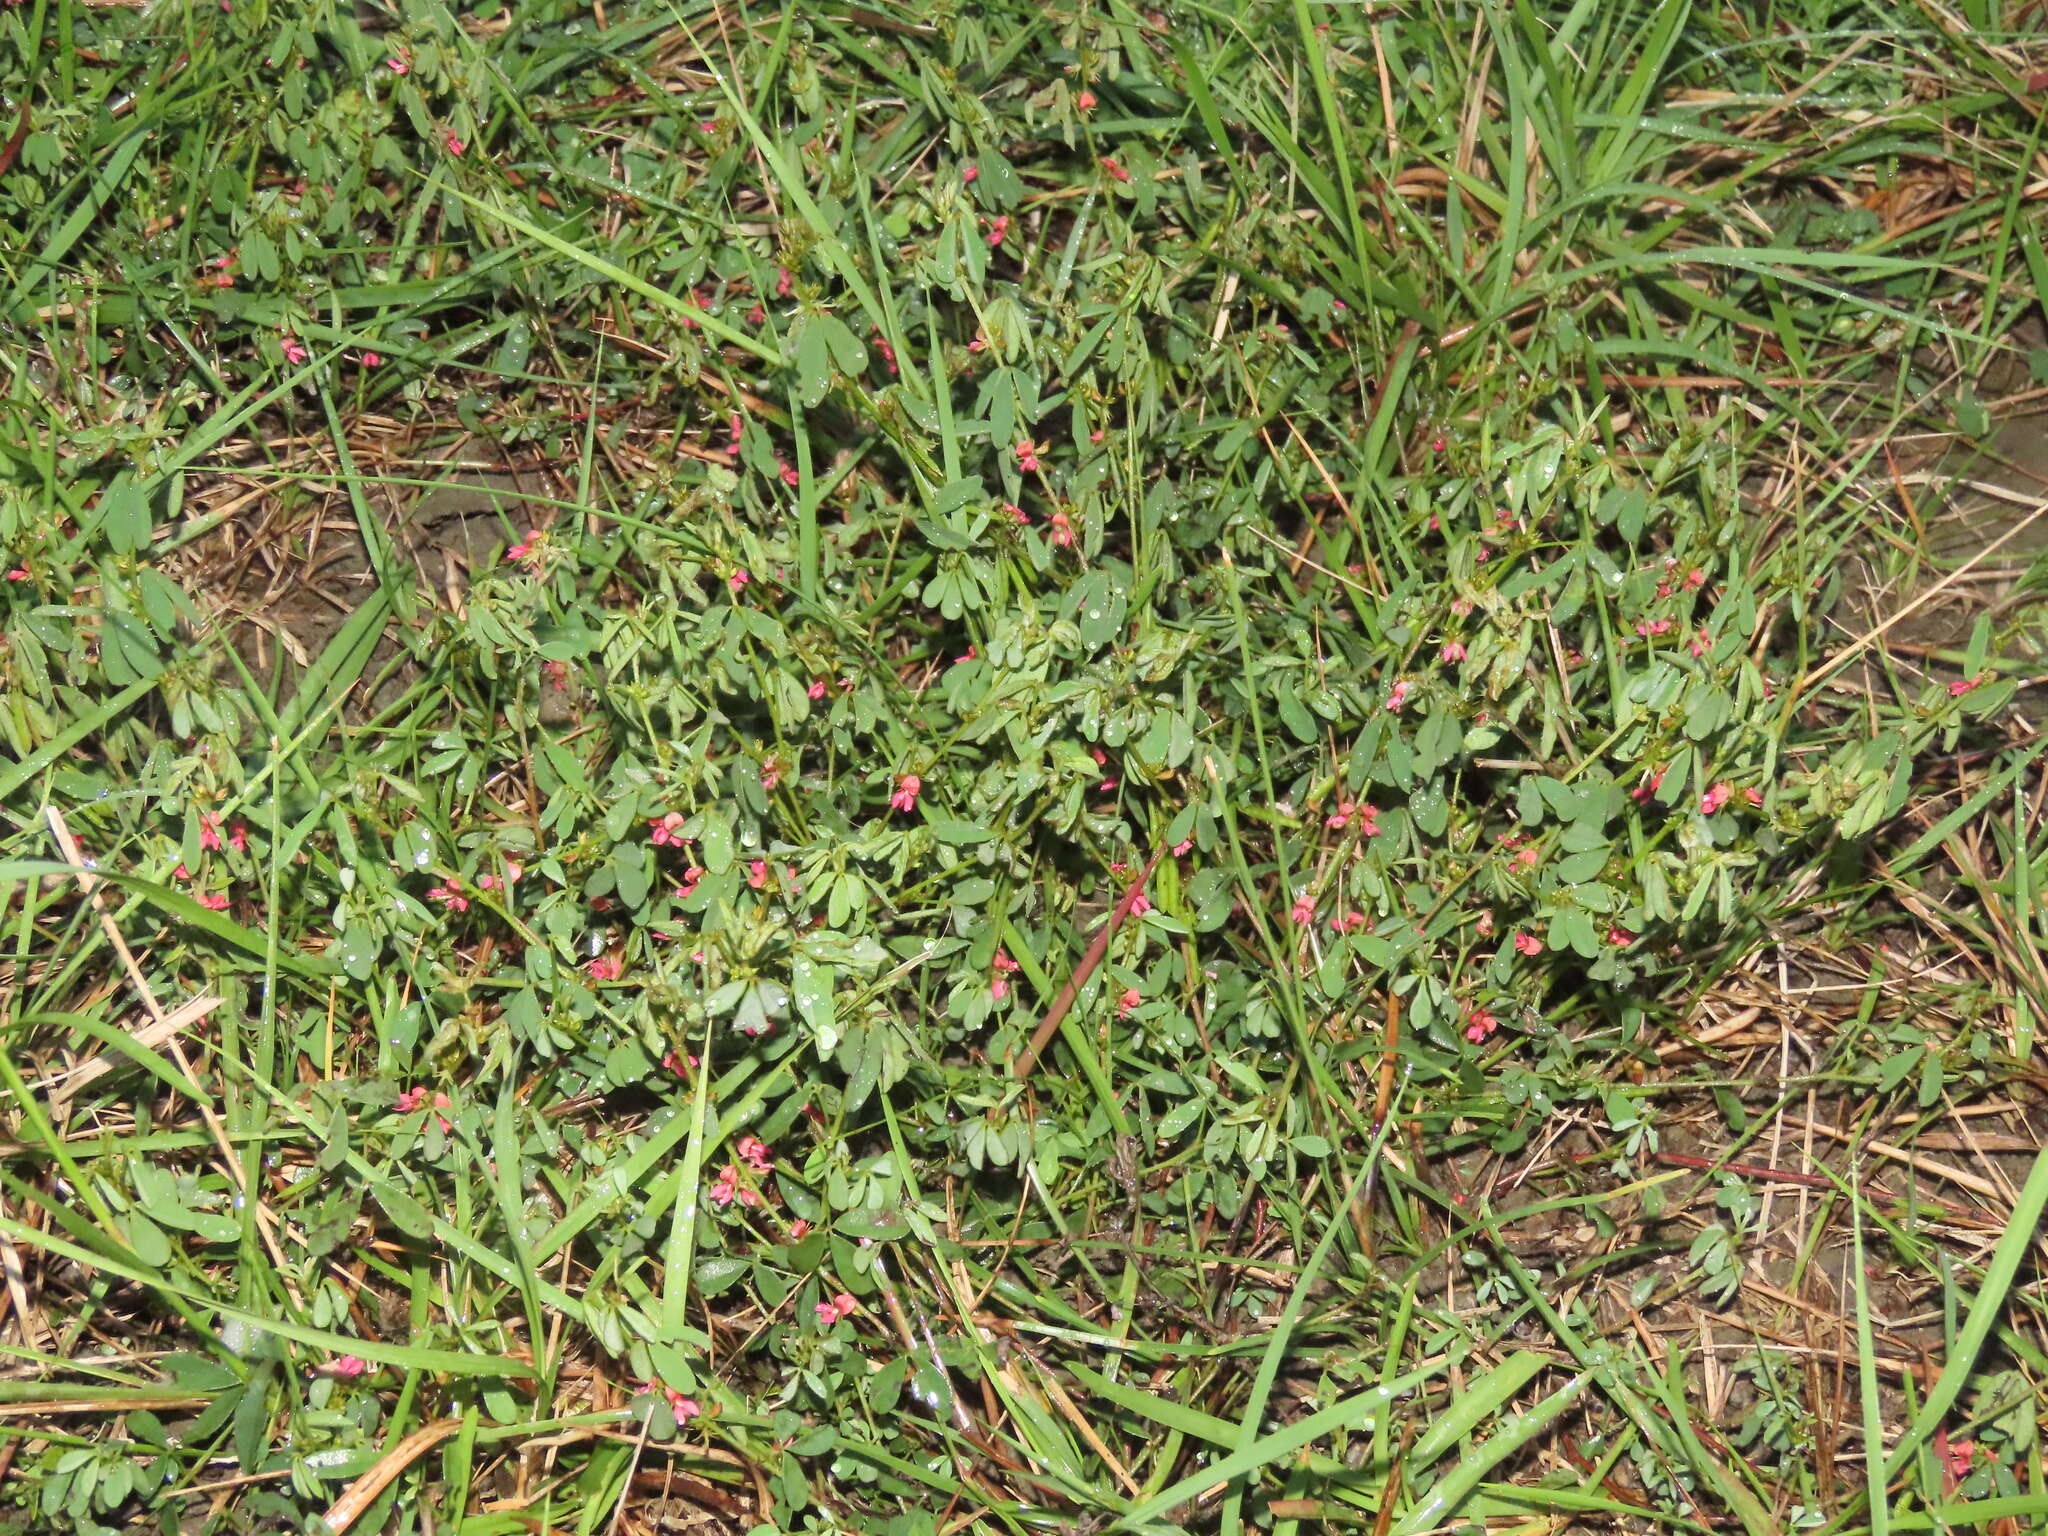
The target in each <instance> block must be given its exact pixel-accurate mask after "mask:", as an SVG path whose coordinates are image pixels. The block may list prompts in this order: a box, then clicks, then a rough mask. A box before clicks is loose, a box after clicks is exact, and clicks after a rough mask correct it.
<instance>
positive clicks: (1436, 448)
mask: <svg viewBox="0 0 2048 1536" xmlns="http://www.w3.org/2000/svg"><path fill="white" fill-rule="evenodd" d="M1448 447H1450V444H1449V443H1448V442H1447V441H1446V440H1445V439H1444V435H1443V434H1442V433H1441V432H1439V433H1438V434H1437V435H1436V436H1435V437H1432V438H1431V439H1430V440H1429V451H1430V452H1431V453H1442V452H1443V451H1444V450H1445V449H1446V448H1448Z"/></svg>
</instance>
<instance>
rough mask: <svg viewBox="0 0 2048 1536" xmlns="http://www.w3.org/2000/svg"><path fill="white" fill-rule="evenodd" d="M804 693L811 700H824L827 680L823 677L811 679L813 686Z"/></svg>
mask: <svg viewBox="0 0 2048 1536" xmlns="http://www.w3.org/2000/svg"><path fill="white" fill-rule="evenodd" d="M804 693H805V694H806V696H808V697H810V698H813V699H822V698H823V697H825V679H823V678H822V677H817V678H813V679H811V686H810V687H808V688H806V689H805V690H804Z"/></svg>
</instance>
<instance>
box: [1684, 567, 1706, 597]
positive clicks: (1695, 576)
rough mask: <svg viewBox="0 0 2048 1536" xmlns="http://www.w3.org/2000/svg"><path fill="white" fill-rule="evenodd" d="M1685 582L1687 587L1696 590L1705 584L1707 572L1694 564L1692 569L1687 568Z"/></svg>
mask: <svg viewBox="0 0 2048 1536" xmlns="http://www.w3.org/2000/svg"><path fill="white" fill-rule="evenodd" d="M1685 584H1686V586H1687V587H1689V588H1691V589H1692V590H1693V591H1695V592H1697V591H1698V590H1699V589H1700V588H1701V587H1704V586H1705V585H1706V584H1707V573H1706V572H1705V571H1703V570H1700V569H1699V568H1698V567H1697V566H1695V567H1694V568H1693V569H1692V570H1689V571H1687V572H1686V573H1685Z"/></svg>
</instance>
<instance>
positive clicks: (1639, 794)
mask: <svg viewBox="0 0 2048 1536" xmlns="http://www.w3.org/2000/svg"><path fill="white" fill-rule="evenodd" d="M1664 772H1665V765H1664V764H1663V763H1659V764H1658V765H1657V767H1656V770H1655V771H1654V772H1653V773H1652V774H1651V775H1650V776H1649V778H1647V779H1646V780H1644V781H1643V782H1642V783H1640V784H1638V785H1637V786H1636V787H1635V788H1634V789H1632V790H1630V791H1629V792H1628V795H1629V798H1630V799H1631V800H1634V801H1635V802H1637V803H1638V804H1641V803H1643V802H1644V801H1647V800H1648V799H1649V798H1650V796H1652V795H1654V794H1656V793H1657V791H1658V790H1660V789H1662V788H1663V787H1664Z"/></svg>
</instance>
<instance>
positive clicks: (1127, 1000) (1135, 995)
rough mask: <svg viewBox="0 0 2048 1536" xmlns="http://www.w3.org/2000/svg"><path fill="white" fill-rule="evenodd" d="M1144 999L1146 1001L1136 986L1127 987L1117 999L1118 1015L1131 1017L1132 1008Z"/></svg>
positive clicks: (1119, 1016)
mask: <svg viewBox="0 0 2048 1536" xmlns="http://www.w3.org/2000/svg"><path fill="white" fill-rule="evenodd" d="M1143 1001H1145V999H1144V996H1143V994H1141V993H1140V992H1139V991H1138V989H1137V988H1136V987H1125V988H1124V995H1123V996H1122V997H1120V998H1118V999H1117V1000H1116V1014H1117V1017H1118V1018H1120V1019H1122V1018H1128V1017H1130V1012H1131V1010H1132V1009H1133V1008H1135V1007H1137V1006H1138V1004H1140V1003H1142V1002H1143Z"/></svg>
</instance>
